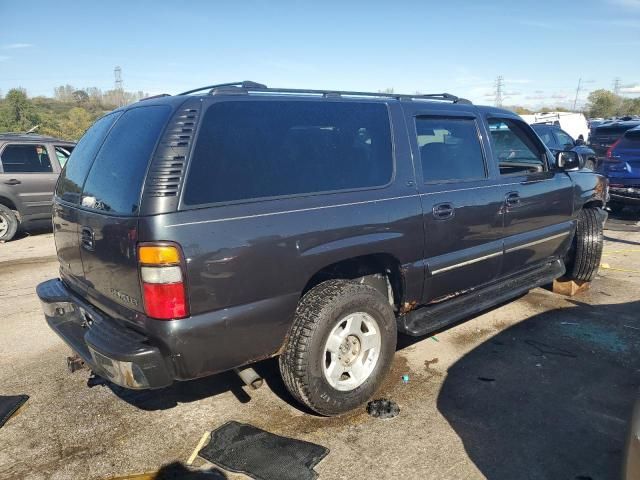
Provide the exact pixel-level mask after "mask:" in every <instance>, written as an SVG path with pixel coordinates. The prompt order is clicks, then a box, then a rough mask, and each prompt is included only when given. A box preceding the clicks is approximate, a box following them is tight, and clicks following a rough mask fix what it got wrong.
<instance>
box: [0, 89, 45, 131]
mask: <svg viewBox="0 0 640 480" xmlns="http://www.w3.org/2000/svg"><path fill="white" fill-rule="evenodd" d="M39 121H40V117H39V115H38V114H37V113H36V111H35V109H34V108H33V105H32V104H31V102H30V101H29V99H28V98H27V94H26V92H25V91H24V90H22V89H19V88H12V89H11V90H9V91H8V92H7V95H6V97H5V98H4V100H3V102H2V108H1V109H0V130H4V131H14V132H26V131H27V130H29V129H31V128H33V127H35V126H36V125H38V123H39Z"/></svg>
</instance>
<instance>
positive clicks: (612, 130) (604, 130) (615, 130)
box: [595, 126, 632, 136]
mask: <svg viewBox="0 0 640 480" xmlns="http://www.w3.org/2000/svg"><path fill="white" fill-rule="evenodd" d="M630 128H632V127H631V126H628V127H625V126H616V127H598V128H596V131H595V135H597V136H598V135H606V136H612V135H618V136H622V135H623V134H624V132H626V131H627V130H629V129H630Z"/></svg>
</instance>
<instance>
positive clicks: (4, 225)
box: [0, 213, 9, 238]
mask: <svg viewBox="0 0 640 480" xmlns="http://www.w3.org/2000/svg"><path fill="white" fill-rule="evenodd" d="M8 230H9V221H8V220H7V219H6V218H5V217H4V215H2V214H1V213H0V238H2V237H4V236H5V235H6V234H7V231H8Z"/></svg>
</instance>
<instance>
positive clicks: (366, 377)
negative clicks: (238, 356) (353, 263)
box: [280, 280, 397, 416]
mask: <svg viewBox="0 0 640 480" xmlns="http://www.w3.org/2000/svg"><path fill="white" fill-rule="evenodd" d="M396 338H397V333H396V320H395V315H394V313H393V310H392V309H391V306H390V305H389V302H388V301H387V299H386V298H385V297H384V296H383V295H382V294H381V293H380V292H379V291H378V290H376V289H375V288H372V287H370V286H368V285H362V284H358V283H355V282H351V281H347V280H329V281H327V282H323V283H321V284H320V285H318V286H316V287H314V288H313V289H311V290H310V291H309V292H308V293H307V294H306V295H305V296H304V297H303V298H302V300H300V303H299V304H298V308H297V310H296V314H295V319H294V323H293V325H292V328H291V332H290V335H289V338H288V339H287V343H286V345H285V350H284V353H283V354H282V355H281V356H280V372H281V374H282V378H283V380H284V383H285V385H286V386H287V389H288V390H289V391H290V392H291V394H292V395H293V396H294V397H295V398H296V399H297V400H298V401H299V402H300V403H302V404H304V405H306V406H307V407H309V408H311V409H312V410H314V411H315V412H317V413H319V414H321V415H328V416H330V415H340V414H342V413H345V412H348V411H350V410H353V409H354V408H356V407H358V406H360V405H362V404H363V403H365V402H366V401H367V400H368V399H369V398H370V397H371V396H372V395H373V394H374V393H375V391H376V390H377V389H378V387H379V386H380V384H381V383H382V380H383V379H384V377H385V375H386V374H387V372H388V371H389V367H390V366H391V361H392V360H393V355H394V353H395V348H396Z"/></svg>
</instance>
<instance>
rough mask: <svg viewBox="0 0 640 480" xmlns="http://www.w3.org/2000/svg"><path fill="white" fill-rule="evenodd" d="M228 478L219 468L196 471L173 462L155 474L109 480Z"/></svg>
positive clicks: (213, 479) (199, 479) (217, 479)
mask: <svg viewBox="0 0 640 480" xmlns="http://www.w3.org/2000/svg"><path fill="white" fill-rule="evenodd" d="M226 478H227V476H226V475H225V474H224V473H223V472H222V471H220V470H218V469H217V468H209V469H205V470H196V469H190V468H187V467H185V466H184V465H182V464H181V463H180V462H173V463H169V464H168V465H165V466H163V467H162V468H161V469H160V470H158V471H155V472H148V473H134V474H131V475H124V476H118V477H110V478H109V480H206V479H210V480H224V479H226Z"/></svg>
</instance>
